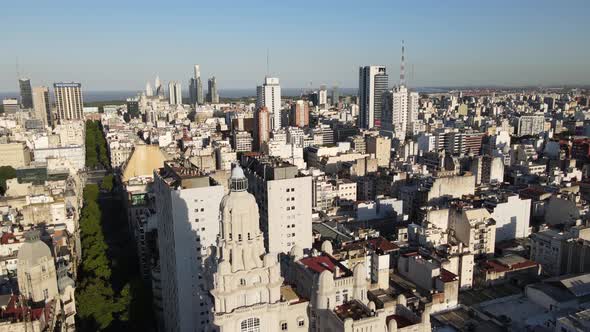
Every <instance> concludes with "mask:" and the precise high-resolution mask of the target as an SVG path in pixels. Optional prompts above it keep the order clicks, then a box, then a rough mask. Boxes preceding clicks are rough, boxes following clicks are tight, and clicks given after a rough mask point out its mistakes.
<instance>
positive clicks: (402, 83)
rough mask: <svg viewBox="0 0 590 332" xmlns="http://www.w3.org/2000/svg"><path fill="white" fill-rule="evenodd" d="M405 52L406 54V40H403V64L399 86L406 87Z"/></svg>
mask: <svg viewBox="0 0 590 332" xmlns="http://www.w3.org/2000/svg"><path fill="white" fill-rule="evenodd" d="M404 52H405V46H404V40H403V39H402V62H401V65H400V71H399V85H406V62H405V57H404Z"/></svg>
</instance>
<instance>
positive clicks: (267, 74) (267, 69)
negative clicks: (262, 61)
mask: <svg viewBox="0 0 590 332" xmlns="http://www.w3.org/2000/svg"><path fill="white" fill-rule="evenodd" d="M268 53H269V52H268V48H267V49H266V77H268V76H269V75H270V72H269V65H268V62H269V60H268V58H269V56H268Z"/></svg>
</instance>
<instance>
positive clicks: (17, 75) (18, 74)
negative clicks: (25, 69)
mask: <svg viewBox="0 0 590 332" xmlns="http://www.w3.org/2000/svg"><path fill="white" fill-rule="evenodd" d="M16 78H17V79H20V70H19V68H18V56H17V57H16Z"/></svg>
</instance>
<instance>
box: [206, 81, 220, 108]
mask: <svg viewBox="0 0 590 332" xmlns="http://www.w3.org/2000/svg"><path fill="white" fill-rule="evenodd" d="M207 85H208V92H207V101H208V102H210V103H211V104H219V95H218V94H217V80H216V79H215V76H213V77H211V78H210V79H209V81H208V82H207Z"/></svg>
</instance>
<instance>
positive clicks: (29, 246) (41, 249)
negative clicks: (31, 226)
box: [17, 231, 52, 265]
mask: <svg viewBox="0 0 590 332" xmlns="http://www.w3.org/2000/svg"><path fill="white" fill-rule="evenodd" d="M39 238H40V234H39V231H29V232H27V233H26V234H25V239H26V240H25V243H23V245H22V246H21V247H20V249H19V250H18V256H17V257H18V260H19V262H27V263H28V264H29V265H35V264H38V262H39V260H40V259H42V258H47V259H52V256H51V250H49V247H48V246H47V245H46V244H45V243H44V242H43V241H41V240H40V239H39Z"/></svg>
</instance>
